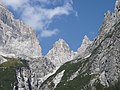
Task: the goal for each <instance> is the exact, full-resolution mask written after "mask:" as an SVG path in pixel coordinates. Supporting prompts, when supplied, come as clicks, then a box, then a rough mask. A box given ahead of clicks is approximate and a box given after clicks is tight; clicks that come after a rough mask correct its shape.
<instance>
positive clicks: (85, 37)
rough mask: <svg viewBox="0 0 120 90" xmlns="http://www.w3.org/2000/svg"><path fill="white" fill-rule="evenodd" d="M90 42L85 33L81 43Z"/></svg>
mask: <svg viewBox="0 0 120 90" xmlns="http://www.w3.org/2000/svg"><path fill="white" fill-rule="evenodd" d="M90 43H91V41H90V40H89V38H88V37H87V35H85V36H84V39H83V41H82V45H83V44H90Z"/></svg>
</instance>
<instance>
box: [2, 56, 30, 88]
mask: <svg viewBox="0 0 120 90" xmlns="http://www.w3.org/2000/svg"><path fill="white" fill-rule="evenodd" d="M4 58H5V59H7V60H8V61H7V62H4V63H2V64H1V65H0V90H13V87H14V85H15V84H16V83H17V78H16V70H17V69H20V68H21V67H27V68H28V64H27V61H25V60H21V59H15V58H7V57H4Z"/></svg>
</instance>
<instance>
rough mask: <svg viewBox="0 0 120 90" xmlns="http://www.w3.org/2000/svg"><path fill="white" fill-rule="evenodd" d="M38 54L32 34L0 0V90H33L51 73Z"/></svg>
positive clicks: (39, 47) (50, 65)
mask: <svg viewBox="0 0 120 90" xmlns="http://www.w3.org/2000/svg"><path fill="white" fill-rule="evenodd" d="M41 51H42V49H41V46H40V44H39V42H38V39H37V37H36V33H35V31H34V30H33V29H32V28H31V27H30V26H28V25H26V24H25V23H24V22H22V21H20V20H17V19H15V18H14V16H13V15H12V13H11V12H10V11H8V9H7V8H6V7H5V5H4V4H3V3H2V2H1V0H0V90H31V89H32V90H36V89H37V88H38V87H39V85H41V83H42V82H43V81H44V80H45V79H46V78H47V77H49V76H50V75H49V74H51V73H53V71H54V70H55V66H54V65H53V63H52V62H51V61H50V60H49V59H47V58H45V57H43V56H42V52H41ZM46 75H47V76H46Z"/></svg>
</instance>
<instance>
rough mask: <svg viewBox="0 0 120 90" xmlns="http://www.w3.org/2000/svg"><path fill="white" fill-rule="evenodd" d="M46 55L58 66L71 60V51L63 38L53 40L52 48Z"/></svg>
mask: <svg viewBox="0 0 120 90" xmlns="http://www.w3.org/2000/svg"><path fill="white" fill-rule="evenodd" d="M46 57H47V58H48V59H50V60H51V62H52V63H53V64H54V65H55V66H57V67H58V66H61V65H62V64H64V63H65V62H68V61H70V60H72V59H73V53H72V52H71V50H70V48H69V46H68V44H67V43H66V42H65V41H64V40H63V39H59V40H58V41H56V42H55V44H54V45H53V48H52V49H51V50H50V51H49V52H48V53H47V55H46Z"/></svg>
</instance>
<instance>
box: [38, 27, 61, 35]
mask: <svg viewBox="0 0 120 90" xmlns="http://www.w3.org/2000/svg"><path fill="white" fill-rule="evenodd" d="M58 32H59V30H58V29H54V30H44V31H42V33H41V34H40V36H41V37H51V36H53V35H56V34H58Z"/></svg>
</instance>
